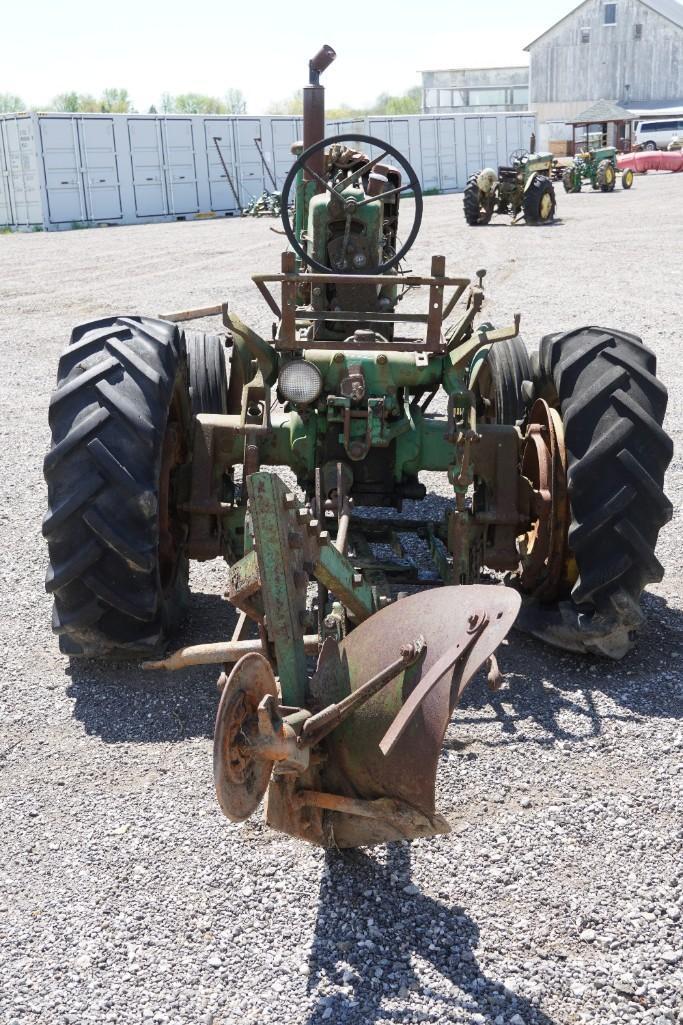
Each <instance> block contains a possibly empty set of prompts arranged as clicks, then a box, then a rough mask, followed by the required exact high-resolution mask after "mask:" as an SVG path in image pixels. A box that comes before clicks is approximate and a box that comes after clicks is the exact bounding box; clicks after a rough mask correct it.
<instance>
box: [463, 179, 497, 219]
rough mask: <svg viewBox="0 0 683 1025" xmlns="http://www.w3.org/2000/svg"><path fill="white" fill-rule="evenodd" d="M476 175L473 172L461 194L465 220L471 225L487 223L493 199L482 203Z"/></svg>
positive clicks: (490, 214) (491, 211)
mask: <svg viewBox="0 0 683 1025" xmlns="http://www.w3.org/2000/svg"><path fill="white" fill-rule="evenodd" d="M477 178H478V175H476V174H473V175H472V176H471V177H470V178H469V179H468V181H467V185H466V186H465V192H464V194H463V210H464V213H465V220H466V221H467V223H468V224H470V225H471V226H472V227H475V226H476V225H478V224H488V223H489V221H490V220H491V217H492V215H493V201H490V202H488V203H484V202H483V200H482V194H481V192H480V191H479V185H478V184H477Z"/></svg>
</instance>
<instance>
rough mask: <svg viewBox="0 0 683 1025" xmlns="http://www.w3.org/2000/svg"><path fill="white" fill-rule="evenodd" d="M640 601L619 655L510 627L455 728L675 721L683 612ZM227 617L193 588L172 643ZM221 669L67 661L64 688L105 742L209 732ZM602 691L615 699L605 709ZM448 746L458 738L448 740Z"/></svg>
mask: <svg viewBox="0 0 683 1025" xmlns="http://www.w3.org/2000/svg"><path fill="white" fill-rule="evenodd" d="M644 607H645V612H646V617H647V618H646V628H645V630H644V633H643V637H642V638H641V640H640V643H639V645H638V647H636V649H635V651H634V652H632V653H631V654H630V655H627V656H626V658H625V659H624V661H622V662H616V663H615V662H608V661H607V660H604V659H598V658H592V657H590V656H581V655H573V654H567V653H564V652H561V651H558V650H557V649H553V648H550V647H548V646H547V645H545V644H542V643H541V642H540V641H536V640H534V639H533V638H530V637H527V636H525V635H524V634H521V633H519V632H517V631H515V630H514V629H513V630H512V632H511V633H510V635H509V639H508V643H507V644H504V645H503V646H501V648H500V649H499V651H498V656H499V661H500V665H501V669H502V671H503V672H504V673H505V674H506V677H507V679H506V684H505V686H504V687H503V689H502V690H500V691H499V692H497V693H491V692H490V691H489V690H488V688H487V687H486V684H485V682H484V673H483V671H480V672H479V674H478V675H477V677H476V678H475V680H474V681H473V682H472V683H471V684H470V686H469V687H468V688H467V690H466V691H465V694H464V696H463V700H462V702H461V704H460V707H459V708H458V709H457V710H456V712H455V714H454V717H453V722H454V724H455V725H456V728H457V729H458V731H459V730H460V729H461V728H462V727H467V728H469V732H470V734H471V735H472V737H474V736H476V733H477V731H478V730H481V727H482V726H487V725H488V724H490V723H491V722H492V721H497V722H499V723H500V727H501V728H500V733H499V734H498V736H497V737H496V739H494V740H492V739H488V738H486V739H485V738H483V737H482V740H481V743H482V746H484V747H487V746H489V747H490V746H495V747H501V746H506V745H509V744H511V743H514V744H522V743H524V744H532V745H546V746H549V747H550V746H553V745H554V744H556V743H558V742H560V741H561V742H566V743H572V742H579V741H583V740H586V739H588V738H590V737H598V736H600V735H601V734H602V733H603V730H604V727H605V724H606V723H607V722H608V721H610V720H612V721H614V720H621V721H634V720H637V719H639V718H641V717H642V718H644V719H645V718H651V717H660V716H661V717H668V718H672V717H675V718H682V717H683V702H682V701H681V700H680V694H679V696H678V699H676V694H675V689H676V686H678V687H680V685H681V679H682V678H683V615H682V614H681V612H680V611H679V610H677V609H675V608H673V607H671V606H669V605H667V603H666V602H665V601H664V600H663V599H662V598H660V597H658V596H657V595H653V594H646V595H645V597H644ZM234 623H235V612H234V610H233V609H232V608H231V607H230V605H229V604H228V603H227V602H226V601H224V600H223V599H222V598H220V597H219V596H217V595H214V594H206V593H196V592H195V593H194V594H193V595H192V601H191V606H190V610H189V615H188V618H187V620H186V622H185V624H184V626H183V628H182V630H181V632H180V633H179V635H178V636H177V637H176V639H175V644H174V646H175V645H177V646H178V647H181V646H183V645H187V644H196V643H199V642H205V641H212V640H220V639H221V638H225V637H229V636H230V635H231V633H232V630H233V627H234ZM677 652H680V657H679V656H677ZM219 672H220V667H219V666H213V665H208V666H192V667H189V668H187V669H183V670H178V671H176V672H166V671H156V670H155V671H153V672H149V671H144V670H142V669H141V668H140V665H139V663H137V662H95V661H91V660H87V659H72V660H71V662H70V664H69V667H68V669H67V674H68V675H69V676H70V679H71V682H70V684H69V687H68V689H67V695H68V697H70V698H71V699H72V700H73V702H74V705H73V715H74V717H75V718H76V719H77V720H79V721H80V722H82V723H83V725H84V727H85V730H86V732H87V733H88V734H92V735H95V736H98V737H100V738H101V739H102V740H103V741H104V742H105V743H109V744H116V743H125V742H136V743H159V742H167V743H174V742H180V741H183V740H187V739H189V738H193V737H206V738H209V739H210V738H211V737H213V729H214V720H215V716H216V708H217V705H218V691H217V689H216V680H217V678H218V675H219ZM667 674H668V677H669V678H667ZM601 695H604V696H605V697H607V698H610V699H611V701H612V702H613V704H612V705H611V707H610V708H609V709H608V710H606V709H605V707H604V702H603V701H601V700H600V697H601ZM482 732H484V731H482ZM445 746H446V747H457V746H458V744H457V742H456V741H454V740H451V739H450V737H447V739H446V742H445Z"/></svg>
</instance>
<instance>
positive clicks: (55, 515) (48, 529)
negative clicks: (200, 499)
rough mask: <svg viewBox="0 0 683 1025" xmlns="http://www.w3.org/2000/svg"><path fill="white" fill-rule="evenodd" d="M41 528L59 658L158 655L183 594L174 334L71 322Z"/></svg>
mask: <svg viewBox="0 0 683 1025" xmlns="http://www.w3.org/2000/svg"><path fill="white" fill-rule="evenodd" d="M49 415H50V427H51V429H52V447H51V449H50V451H49V452H48V454H47V456H46V457H45V462H44V473H45V479H46V481H47V486H48V511H47V514H46V516H45V518H44V520H43V534H44V535H45V537H46V539H47V543H48V552H49V560H50V561H49V568H48V572H47V577H46V581H45V588H46V590H47V591H48V593H50V594H52V596H53V599H54V609H53V614H52V627H53V630H54V631H55V633H57V634H59V643H60V648H61V650H62V651H63V652H64V653H65V654H69V655H86V656H88V657H91V658H96V657H109V658H132V657H135V656H138V655H146V656H148V655H150V654H152V653H155V652H158V651H160V650H162V649H163V648H164V646H165V643H166V639H167V637H168V635H169V633H170V632H171V631H172V630H173V629H174V627H175V625H176V624H177V623H178V621H179V620H180V618H181V616H182V613H183V610H184V606H185V603H186V599H187V594H188V588H187V574H188V562H187V557H186V555H185V552H184V547H183V540H184V533H183V524H182V523H181V522H180V521H179V518H178V515H177V513H176V508H177V505H178V503H179V501H180V497H181V496H180V495H179V488H180V472H179V471H180V468H181V466H182V465H183V464H186V463H187V462H188V460H189V459H190V454H191V453H190V410H189V396H188V387H187V376H186V362H185V352H184V348H183V343H182V336H181V335H180V334H179V332H178V329H177V328H176V327H175V325H173V324H169V323H166V322H165V321H159V320H150V319H148V318H146V317H116V318H108V319H106V320H100V321H96V322H95V323H92V324H85V325H83V326H81V327H78V328H75V330H74V331H73V333H72V336H71V344H70V345H69V346H68V348H66V349H65V350H64V352H63V353H62V356H61V358H60V361H59V370H58V378H57V388H56V390H55V391H54V392H53V394H52V397H51V399H50V414H49Z"/></svg>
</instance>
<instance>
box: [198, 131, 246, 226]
mask: <svg viewBox="0 0 683 1025" xmlns="http://www.w3.org/2000/svg"><path fill="white" fill-rule="evenodd" d="M204 135H205V138H206V162H207V164H208V167H209V194H210V197H211V209H212V210H214V211H217V212H224V211H229V210H239V209H241V206H242V203H241V202H240V198H239V197H238V196H237V195H235V192H234V190H233V186H234V187H235V188H236V189H237V192H239V182H238V181H237V171H236V168H235V147H234V139H233V133H232V122H231V121H230V120H228V118H220V119H218V118H216V119H215V120H208V119H207V120H205V121H204ZM221 158H222V159H221ZM223 164H225V167H227V169H228V173H227V174H226V173H225V168H224V167H223ZM228 175H229V176H230V180H228ZM231 183H232V184H231Z"/></svg>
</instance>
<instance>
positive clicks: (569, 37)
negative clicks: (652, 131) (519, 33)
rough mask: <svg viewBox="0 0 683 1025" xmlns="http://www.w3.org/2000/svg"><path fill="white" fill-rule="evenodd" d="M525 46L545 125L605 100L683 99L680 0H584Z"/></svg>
mask: <svg viewBox="0 0 683 1025" xmlns="http://www.w3.org/2000/svg"><path fill="white" fill-rule="evenodd" d="M526 50H528V52H529V54H530V73H529V93H530V107H531V109H532V110H534V111H535V112H536V114H537V117H538V120H539V122H541V123H543V122H556V123H563V122H565V121H566V120H568V119H569V118H572V117H574V116H575V115H576V114H578V113H580V111H582V110H583V109H584V108H586V107H588V106H590V104H591V103H593V102H594V101H595V100H598V99H600V98H604V99H608V100H613V101H615V102H616V103H619V104H621V105H622V106H624V107H627V108H630V109H637V108H639V107H653V106H662V107H666V106H672V105H673V104H677V103H683V6H681V4H679V3H677V2H676V0H585V2H584V3H581V4H579V6H578V7H575V8H574V10H572V11H570V12H569V14H567V15H566V16H565V17H564V18H562V19H561V20H560V21H558V22H557V23H556V24H555V25H553V26H552V27H551V28H549V29H548V30H547V31H546V32H544V33H543V34H542V35H540V36H539V37H538V38H537V39H534V41H533V42H532V43H529V45H528V46H527V47H526Z"/></svg>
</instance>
